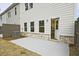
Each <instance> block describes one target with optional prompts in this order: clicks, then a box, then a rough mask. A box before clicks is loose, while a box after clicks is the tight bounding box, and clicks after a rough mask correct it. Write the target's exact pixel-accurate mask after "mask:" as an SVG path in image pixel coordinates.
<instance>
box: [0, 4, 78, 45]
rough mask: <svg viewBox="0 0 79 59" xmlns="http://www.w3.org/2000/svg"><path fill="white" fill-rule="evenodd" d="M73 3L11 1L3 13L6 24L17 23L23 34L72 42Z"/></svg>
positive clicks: (74, 5)
mask: <svg viewBox="0 0 79 59" xmlns="http://www.w3.org/2000/svg"><path fill="white" fill-rule="evenodd" d="M76 6H78V5H77V4H74V3H63V4H62V3H13V4H12V5H11V6H9V7H8V8H7V9H6V10H5V11H4V12H3V13H1V14H0V16H2V20H4V21H5V22H4V23H6V24H19V25H20V32H22V33H24V34H25V36H30V37H35V38H39V39H46V40H57V41H65V42H68V43H73V40H74V22H75V20H76V17H75V15H76V12H75V11H76V10H77V8H76Z"/></svg>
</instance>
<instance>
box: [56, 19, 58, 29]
mask: <svg viewBox="0 0 79 59" xmlns="http://www.w3.org/2000/svg"><path fill="white" fill-rule="evenodd" d="M56 29H58V20H56Z"/></svg>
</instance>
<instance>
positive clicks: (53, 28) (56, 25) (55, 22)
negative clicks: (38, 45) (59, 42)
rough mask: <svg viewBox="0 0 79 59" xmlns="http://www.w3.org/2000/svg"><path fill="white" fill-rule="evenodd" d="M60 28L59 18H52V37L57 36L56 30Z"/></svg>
mask: <svg viewBox="0 0 79 59" xmlns="http://www.w3.org/2000/svg"><path fill="white" fill-rule="evenodd" d="M57 29H58V18H53V19H51V39H56V38H55V30H57Z"/></svg>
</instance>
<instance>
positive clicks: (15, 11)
mask: <svg viewBox="0 0 79 59" xmlns="http://www.w3.org/2000/svg"><path fill="white" fill-rule="evenodd" d="M15 15H17V8H16V7H15Z"/></svg>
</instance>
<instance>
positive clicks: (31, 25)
mask: <svg viewBox="0 0 79 59" xmlns="http://www.w3.org/2000/svg"><path fill="white" fill-rule="evenodd" d="M30 28H31V32H34V22H31V23H30Z"/></svg>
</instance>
